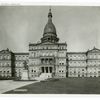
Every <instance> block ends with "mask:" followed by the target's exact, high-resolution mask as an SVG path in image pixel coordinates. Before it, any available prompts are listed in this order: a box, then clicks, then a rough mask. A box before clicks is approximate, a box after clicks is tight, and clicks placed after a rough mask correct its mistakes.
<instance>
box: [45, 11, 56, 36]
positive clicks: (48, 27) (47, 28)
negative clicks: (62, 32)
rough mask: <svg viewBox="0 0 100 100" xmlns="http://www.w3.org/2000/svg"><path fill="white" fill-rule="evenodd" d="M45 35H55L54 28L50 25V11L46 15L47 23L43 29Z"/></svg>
mask: <svg viewBox="0 0 100 100" xmlns="http://www.w3.org/2000/svg"><path fill="white" fill-rule="evenodd" d="M46 33H53V34H54V35H56V28H55V26H54V24H53V23H52V13H51V9H50V10H49V13H48V22H47V24H46V26H45V28H44V34H43V35H45V34H46Z"/></svg>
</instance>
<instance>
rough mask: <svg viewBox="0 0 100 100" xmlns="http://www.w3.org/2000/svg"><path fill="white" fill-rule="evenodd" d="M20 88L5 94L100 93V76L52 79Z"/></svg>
mask: <svg viewBox="0 0 100 100" xmlns="http://www.w3.org/2000/svg"><path fill="white" fill-rule="evenodd" d="M18 90H19V91H14V90H11V91H8V92H6V93H5V94H100V78H66V79H52V80H47V81H41V82H38V83H33V84H30V85H26V86H23V87H21V88H18ZM20 90H27V91H20Z"/></svg>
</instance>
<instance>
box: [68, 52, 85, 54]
mask: <svg viewBox="0 0 100 100" xmlns="http://www.w3.org/2000/svg"><path fill="white" fill-rule="evenodd" d="M67 54H86V52H67Z"/></svg>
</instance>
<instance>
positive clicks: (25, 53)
mask: <svg viewBox="0 0 100 100" xmlns="http://www.w3.org/2000/svg"><path fill="white" fill-rule="evenodd" d="M14 54H15V55H29V53H27V52H22V53H21V52H16V53H14Z"/></svg>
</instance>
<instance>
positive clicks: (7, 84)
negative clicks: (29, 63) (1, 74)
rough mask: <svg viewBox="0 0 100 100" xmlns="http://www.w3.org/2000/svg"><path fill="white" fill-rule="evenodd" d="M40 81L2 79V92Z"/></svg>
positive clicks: (0, 81)
mask: <svg viewBox="0 0 100 100" xmlns="http://www.w3.org/2000/svg"><path fill="white" fill-rule="evenodd" d="M36 82H39V81H13V80H0V94H2V93H4V92H7V91H10V90H14V89H16V88H19V87H22V86H25V85H29V84H32V83H36Z"/></svg>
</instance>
